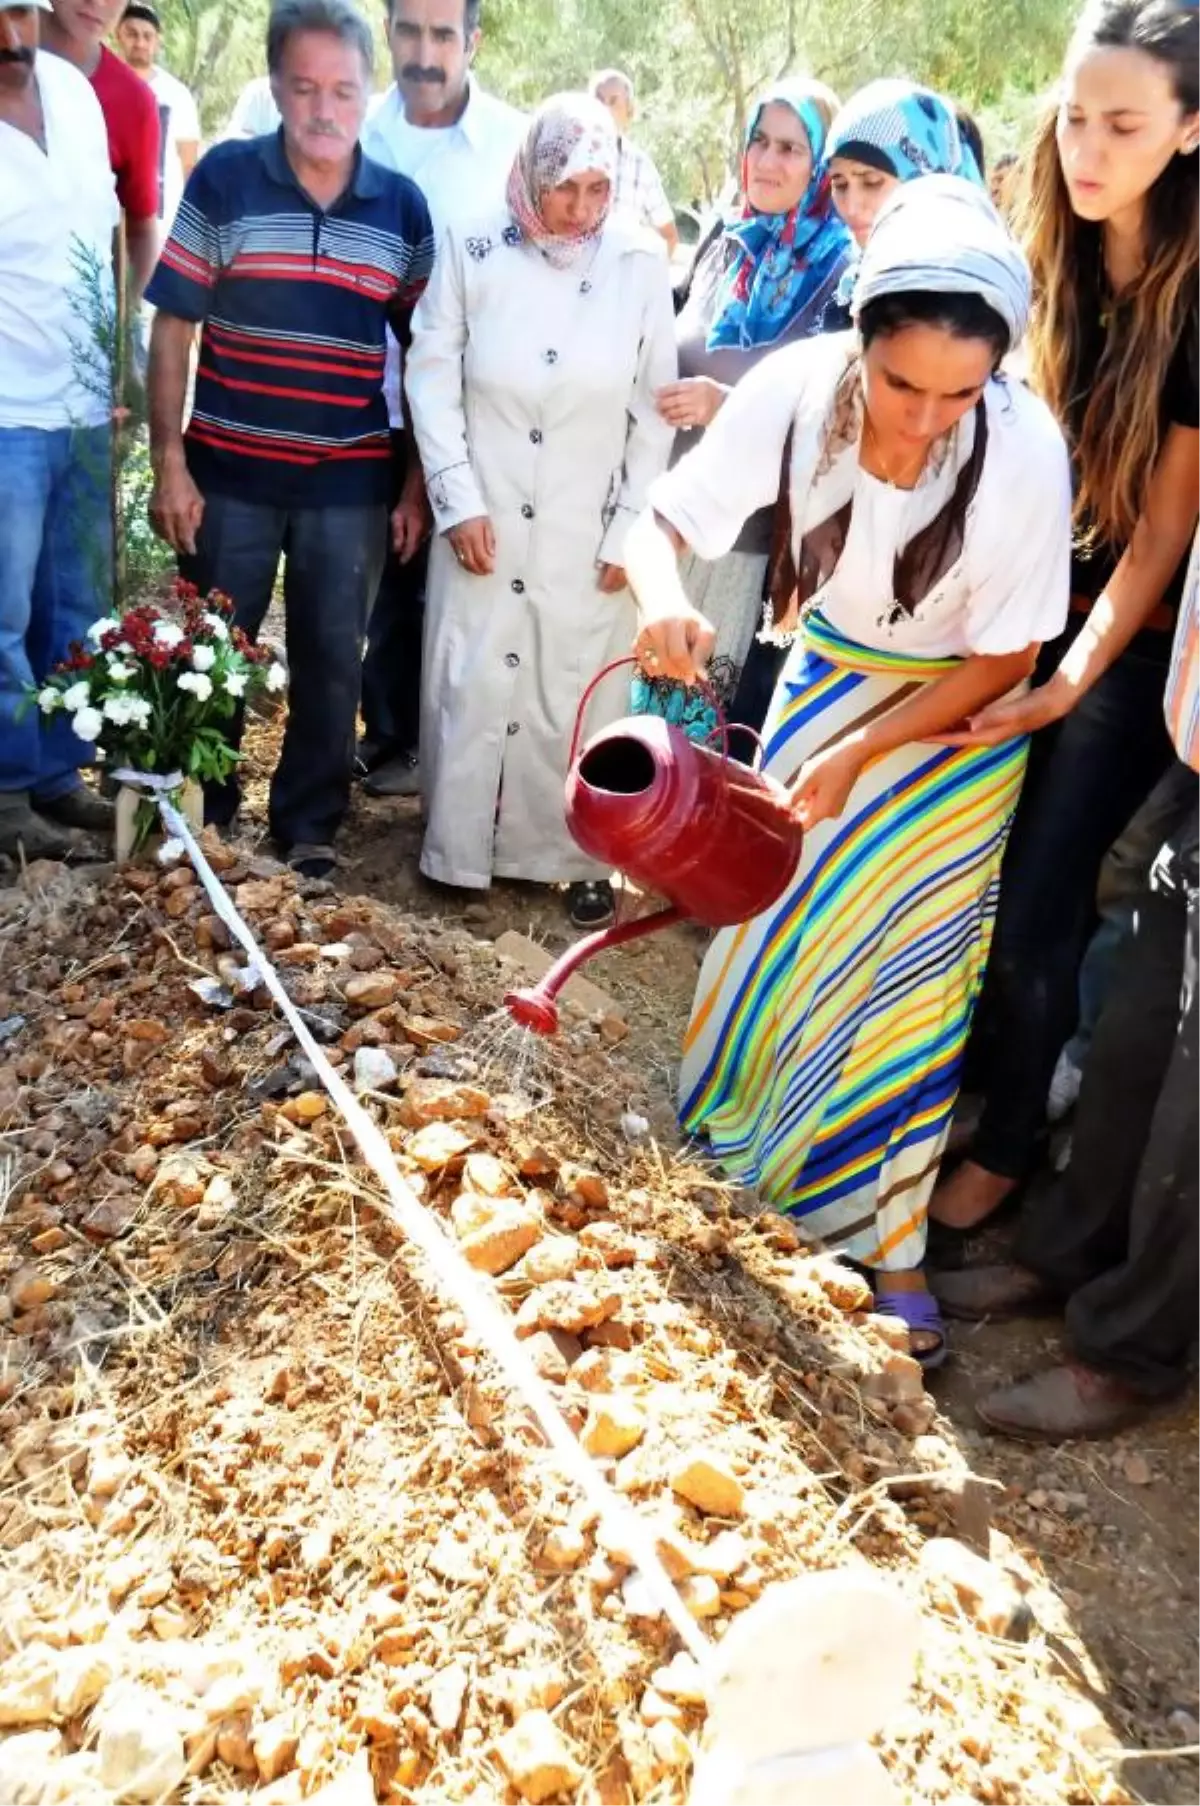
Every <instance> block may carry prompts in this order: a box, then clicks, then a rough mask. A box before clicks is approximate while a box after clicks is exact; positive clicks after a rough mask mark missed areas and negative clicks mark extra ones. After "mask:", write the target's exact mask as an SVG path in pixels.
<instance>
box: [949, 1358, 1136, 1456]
mask: <svg viewBox="0 0 1200 1806" xmlns="http://www.w3.org/2000/svg"><path fill="white" fill-rule="evenodd" d="M975 1409H976V1411H977V1412H978V1413H979V1416H980V1417H981V1418H982V1420H983V1422H984V1423H985V1424H986V1425H987V1427H988V1429H989V1430H998V1431H999V1432H1000V1434H1001V1435H1002V1436H1013V1437H1015V1438H1016V1439H1017V1440H1018V1441H1019V1442H1066V1441H1067V1440H1068V1439H1069V1438H1071V1437H1074V1436H1112V1435H1115V1433H1116V1432H1117V1431H1118V1430H1125V1429H1128V1427H1129V1426H1130V1424H1135V1423H1141V1422H1142V1420H1143V1418H1146V1417H1149V1416H1150V1414H1151V1412H1152V1411H1153V1409H1154V1404H1153V1403H1152V1401H1151V1400H1149V1399H1147V1398H1145V1397H1143V1395H1142V1394H1141V1393H1140V1392H1135V1391H1134V1390H1133V1388H1132V1386H1126V1385H1125V1384H1124V1382H1123V1381H1122V1380H1117V1379H1114V1378H1113V1377H1112V1375H1111V1374H1107V1373H1099V1372H1097V1370H1096V1369H1095V1368H1094V1367H1085V1366H1084V1365H1083V1363H1082V1362H1079V1361H1072V1362H1069V1363H1067V1364H1066V1365H1065V1366H1062V1367H1050V1368H1047V1370H1046V1371H1045V1372H1044V1373H1035V1374H1031V1375H1030V1377H1029V1378H1028V1379H1025V1380H1018V1381H1017V1383H1016V1385H1014V1386H1002V1387H1001V1388H1000V1389H999V1391H997V1392H990V1393H989V1394H988V1396H987V1397H986V1398H984V1399H980V1401H979V1403H978V1404H977V1405H976V1407H975Z"/></svg>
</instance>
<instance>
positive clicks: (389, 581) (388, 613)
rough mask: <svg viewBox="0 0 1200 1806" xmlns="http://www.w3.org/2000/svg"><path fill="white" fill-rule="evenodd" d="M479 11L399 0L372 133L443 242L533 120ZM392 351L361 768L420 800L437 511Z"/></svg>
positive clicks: (479, 203)
mask: <svg viewBox="0 0 1200 1806" xmlns="http://www.w3.org/2000/svg"><path fill="white" fill-rule="evenodd" d="M479 14H480V0H390V6H389V11H388V41H389V43H390V44H391V49H392V66H393V68H394V70H395V75H396V80H395V83H394V85H393V86H392V87H391V88H389V89H388V91H387V93H386V94H385V95H384V96H383V98H382V99H381V100H380V102H379V103H378V105H377V106H376V107H375V108H374V109H373V110H372V112H371V116H370V118H369V119H368V121H367V126H366V130H365V132H364V133H363V146H364V149H365V150H366V151H367V154H368V155H369V156H371V157H373V158H375V159H376V161H378V162H380V163H384V164H386V165H387V166H388V168H390V169H395V170H399V171H400V172H401V174H403V175H406V176H410V177H411V178H412V180H413V181H414V182H416V183H417V185H418V186H419V187H420V189H421V191H422V193H423V194H424V196H425V199H426V200H427V201H428V203H429V211H430V214H431V215H432V218H433V226H434V231H435V233H436V234H437V235H438V238H439V239H440V238H441V235H442V234H443V233H444V231H445V229H446V227H447V225H448V224H450V223H452V222H454V221H456V220H458V219H460V218H462V217H470V218H475V217H478V216H482V215H485V214H487V213H489V212H490V211H493V210H494V209H495V208H496V207H498V206H500V205H501V204H502V203H503V199H504V189H505V184H506V183H507V181H508V172H509V170H510V169H511V168H512V161H513V158H514V156H515V155H516V152H517V147H518V145H519V144H520V143H521V141H522V139H523V138H524V135H525V128H526V125H527V123H528V122H527V121H526V119H525V117H524V115H523V114H521V113H518V112H517V111H516V109H515V108H513V107H510V106H506V105H505V103H504V102H503V101H501V100H498V99H496V97H495V96H494V95H492V94H488V93H487V92H486V91H485V90H484V89H483V88H481V87H480V85H479V83H478V82H477V81H476V80H475V78H474V76H473V75H472V73H471V64H472V61H473V60H474V57H475V52H476V49H477V48H478V45H479V36H480V30H479ZM388 349H389V356H388V383H387V389H388V405H389V409H390V411H391V419H392V429H393V431H392V446H393V453H394V460H393V467H392V485H393V495H394V496H395V497H396V498H398V501H399V503H400V509H399V520H400V523H401V530H400V531H398V532H397V534H396V536H395V540H394V544H393V550H392V555H391V557H390V558H389V559H388V562H387V566H386V568H385V570H384V575H383V581H382V583H381V584H380V586H379V595H378V597H377V598H376V602H375V607H374V610H373V611H372V614H371V623H370V628H369V632H368V639H367V656H366V661H365V663H364V665H363V702H362V712H363V726H364V729H365V732H364V736H363V739H362V741H360V743H359V764H360V769H361V770H364V771H365V772H366V776H365V778H364V782H363V788H364V790H366V791H368V792H369V793H370V794H371V795H372V796H415V795H416V794H417V793H418V791H419V790H420V767H419V763H418V754H417V742H418V723H419V717H420V703H421V636H422V626H423V617H424V610H425V570H426V563H427V551H428V541H427V539H426V535H427V533H428V530H429V510H428V505H427V503H426V501H425V489H424V480H423V478H422V476H421V470H420V465H419V464H418V463H417V461H416V458H415V455H414V456H412V457H410V456H409V455H408V453H407V451H406V441H405V439H404V435H403V432H402V427H403V407H402V403H401V393H400V358H399V353H398V351H397V349H396V346H395V345H394V344H390V345H389V348H388Z"/></svg>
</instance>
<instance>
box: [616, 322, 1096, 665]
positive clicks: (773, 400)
mask: <svg viewBox="0 0 1200 1806" xmlns="http://www.w3.org/2000/svg"><path fill="white" fill-rule="evenodd" d="M850 348H851V340H850V335H848V334H845V333H838V334H834V335H830V336H828V337H823V338H816V339H808V340H805V341H803V342H802V343H800V344H798V345H792V346H788V347H787V348H786V349H784V350H781V351H776V352H773V353H772V354H771V355H770V356H769V357H765V358H764V359H763V360H762V362H761V363H760V364H759V365H758V366H757V367H756V368H755V369H754V370H751V371H750V372H749V373H748V374H747V375H746V376H745V377H744V378H743V379H742V381H741V382H740V383H739V384H738V385H737V387H736V388H735V389H734V391H733V393H732V395H731V396H730V397H729V399H728V400H727V401H726V402H725V404H724V405H723V407H722V408H721V411H720V413H719V414H718V415H717V416H716V419H715V420H714V421H713V423H712V425H711V426H710V427H709V428H708V430H707V432H706V433H705V435H704V437H703V439H702V440H701V441H700V444H699V445H697V446H696V447H695V449H694V450H693V451H690V452H688V454H687V455H686V457H684V458H682V459H681V460H680V462H679V463H678V464H677V465H676V466H675V468H674V470H671V471H668V472H667V473H666V474H665V475H664V476H662V477H660V478H659V479H658V481H657V482H656V483H655V484H654V486H653V488H652V489H651V491H650V501H651V505H652V506H653V507H654V508H655V509H657V511H658V512H659V513H660V514H661V515H662V516H663V517H664V519H666V520H668V521H670V523H671V525H672V526H673V527H675V528H676V530H677V531H678V532H679V533H681V534H682V535H683V537H684V539H685V540H686V541H687V543H688V544H689V545H690V546H691V548H692V550H693V551H694V552H696V553H697V554H698V555H699V556H700V557H701V558H705V559H717V558H721V557H723V556H724V554H725V553H726V552H727V551H729V549H730V548H731V547H732V545H733V543H734V541H735V540H736V538H737V535H738V533H739V531H740V530H741V528H742V526H743V524H744V522H745V521H746V520H748V519H749V517H750V515H752V514H754V513H755V512H756V511H757V510H758V509H760V508H766V507H769V506H770V505H771V504H772V503H773V502H774V501H775V499H776V497H777V495H778V492H779V480H780V466H781V463H782V459H783V447H784V441H785V439H786V437H787V431H788V427H789V426H790V425H792V423H793V422H794V423H795V432H794V438H793V444H792V465H791V504H792V524H793V533H794V538H795V546H794V549H796V550H798V547H799V541H800V537H801V534H802V533H804V532H806V531H809V530H810V529H812V528H813V527H816V526H819V525H820V524H821V522H823V521H825V520H828V519H829V517H830V516H831V515H832V514H834V513H835V512H836V511H837V510H838V509H839V508H840V507H841V506H842V505H843V504H844V503H845V502H846V501H848V500H849V499H850V498H851V497H853V503H854V506H853V511H852V515H851V522H850V530H849V532H848V534H847V536H846V543H845V546H844V548H843V550H842V555H841V558H840V559H839V561H838V564H837V567H836V569H835V570H834V572H833V574H832V576H831V577H830V578H829V581H828V582H827V583H826V585H825V586H824V588H823V589H822V590H820V591H819V592H818V597H817V606H819V607H820V609H821V611H822V613H823V614H825V615H826V616H827V617H828V619H829V620H830V621H831V622H832V623H833V625H834V626H835V627H837V628H838V630H839V631H840V632H841V633H843V634H845V635H846V636H847V638H849V639H852V640H856V641H857V642H858V644H859V645H862V646H870V647H876V648H880V649H882V650H887V651H894V652H902V653H907V654H911V655H913V656H916V657H923V658H962V657H966V656H968V655H969V654H971V653H975V652H978V653H990V654H992V655H997V656H998V655H1000V654H1003V653H1008V652H1019V651H1022V650H1023V649H1024V648H1025V647H1026V646H1029V645H1032V644H1033V643H1034V642H1035V641H1042V640H1049V639H1053V638H1054V637H1055V635H1056V634H1058V633H1060V632H1061V631H1062V628H1063V626H1064V625H1065V622H1066V618H1067V605H1068V598H1069V578H1070V553H1071V479H1070V470H1069V465H1068V460H1067V448H1066V445H1065V444H1064V442H1063V436H1062V434H1061V432H1060V431H1059V429H1058V426H1057V425H1056V423H1055V420H1054V417H1053V415H1052V414H1051V413H1050V410H1049V409H1048V408H1047V407H1046V405H1045V403H1044V402H1042V401H1039V399H1038V398H1037V396H1035V395H1033V394H1031V393H1030V391H1029V390H1028V389H1026V388H1024V387H1023V386H1022V385H1021V384H1020V383H1015V382H1008V381H1003V380H1000V381H993V382H990V383H989V384H988V386H987V389H986V390H985V392H984V405H985V407H986V409H987V426H988V440H987V452H986V456H985V458H984V464H983V470H982V472H981V474H980V478H979V486H978V488H977V489H976V492H975V498H974V501H973V502H972V503H971V505H970V507H969V509H968V511H967V518H966V527H965V533H964V540H963V547H962V553H961V556H960V557H959V558H958V559H957V561H956V562H955V563H954V564H953V565H952V566H951V568H950V570H949V571H947V573H946V575H945V576H944V577H943V578H942V579H941V581H940V582H938V583H936V584H935V585H934V587H933V588H932V589H931V590H930V592H929V594H928V595H927V596H926V597H925V598H924V599H923V600H922V601H921V602H919V603H918V604H917V606H916V607H915V609H914V611H913V613H912V615H906V614H904V613H903V612H901V611H900V610H898V609H896V608H895V606H894V600H895V598H894V588H893V575H894V566H895V560H896V556H897V553H899V552H900V551H902V550H903V549H904V547H905V546H906V545H907V544H908V542H909V540H910V539H911V538H912V537H913V535H914V534H915V533H917V532H918V531H919V530H920V529H921V528H922V527H924V526H926V525H928V523H929V522H930V521H931V520H932V519H933V518H934V516H935V515H936V514H937V513H938V512H939V511H940V509H941V508H943V507H944V506H945V504H946V502H947V501H948V500H949V499H950V496H951V494H952V492H953V489H954V485H955V481H956V479H957V476H958V473H959V471H960V470H961V469H962V467H963V465H964V464H965V463H966V461H967V459H968V458H969V456H970V454H971V449H972V447H973V445H974V440H975V422H974V415H973V412H972V413H969V414H967V415H966V416H965V417H964V419H963V420H962V421H961V422H960V423H959V425H958V427H957V428H956V429H955V430H954V432H953V433H952V434H951V435H950V436H949V440H948V442H947V443H946V449H945V452H944V455H942V456H941V457H938V456H937V455H936V454H935V456H933V457H931V458H930V460H929V462H928V464H927V466H926V469H925V472H924V473H923V475H922V478H921V481H920V482H919V483H918V485H917V487H916V488H915V489H911V490H905V489H896V488H893V487H892V485H891V484H889V483H884V482H881V481H880V480H879V478H877V477H873V476H871V475H869V473H868V472H866V471H864V470H863V469H861V467H860V465H859V462H858V453H859V444H858V435H857V434H856V435H855V436H854V438H853V440H852V442H851V443H850V444H849V445H847V446H846V447H845V448H843V449H841V450H839V451H837V452H835V454H834V456H833V457H832V459H831V460H829V467H828V469H823V470H822V471H821V473H820V474H818V465H819V464H820V462H821V452H822V448H823V444H824V429H825V422H826V419H827V417H828V415H829V411H830V407H831V404H832V401H833V396H834V393H835V390H836V388H837V385H838V382H839V380H840V378H841V377H842V375H843V374H844V372H845V369H846V361H847V357H848V355H849V352H850Z"/></svg>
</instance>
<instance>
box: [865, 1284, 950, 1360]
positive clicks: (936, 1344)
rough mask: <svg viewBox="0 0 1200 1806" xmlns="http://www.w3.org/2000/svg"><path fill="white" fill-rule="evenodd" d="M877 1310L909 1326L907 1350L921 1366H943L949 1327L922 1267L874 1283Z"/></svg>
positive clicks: (882, 1314)
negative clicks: (927, 1282) (944, 1321)
mask: <svg viewBox="0 0 1200 1806" xmlns="http://www.w3.org/2000/svg"><path fill="white" fill-rule="evenodd" d="M875 1309H876V1310H877V1311H878V1313H879V1315H880V1316H881V1317H899V1319H900V1320H901V1322H902V1323H906V1324H907V1325H908V1348H909V1353H910V1354H911V1355H912V1357H913V1359H914V1360H917V1361H920V1363H921V1365H922V1367H940V1366H941V1364H942V1362H943V1361H944V1360H945V1358H946V1353H947V1350H946V1328H945V1325H944V1323H943V1322H942V1313H941V1310H940V1308H939V1306H938V1301H937V1299H936V1298H935V1297H934V1296H933V1294H932V1293H931V1292H930V1290H929V1288H928V1286H927V1285H926V1283H925V1274H924V1271H923V1270H922V1269H921V1268H920V1267H913V1268H910V1269H909V1270H908V1271H907V1272H903V1273H881V1274H879V1275H878V1277H877V1278H876V1280H875Z"/></svg>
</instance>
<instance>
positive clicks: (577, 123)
mask: <svg viewBox="0 0 1200 1806" xmlns="http://www.w3.org/2000/svg"><path fill="white" fill-rule="evenodd" d="M593 170H594V171H595V172H596V173H597V174H599V175H605V176H607V177H608V179H609V182H610V183H612V182H614V181H615V180H616V173H617V133H616V128H615V126H614V125H613V122H612V115H611V114H610V113H609V111H608V108H607V107H604V106H601V104H600V102H599V101H598V100H594V99H593V98H592V96H591V95H590V94H554V95H551V97H550V99H549V100H546V101H543V103H542V105H541V106H540V107H539V108H538V110H537V112H536V113H535V114H534V116H533V119H532V121H531V122H530V126H529V130H528V132H527V133H526V135H525V142H524V144H522V146H521V148H520V150H519V151H518V152H517V154H516V157H515V158H514V160H513V166H512V169H511V170H510V172H509V177H508V208H509V212H510V213H511V214H512V216H513V219H514V221H515V222H516V225H517V226H518V227H519V229H520V232H521V236H522V238H523V239H525V240H526V241H527V243H529V244H531V245H533V246H534V248H535V249H536V250H538V251H540V252H541V254H542V256H543V257H544V258H545V259H546V261H547V263H552V264H553V265H554V266H555V268H556V269H566V268H567V267H568V265H570V264H572V263H574V262H575V260H576V259H577V258H578V257H579V256H580V254H581V253H582V252H583V251H584V250H585V249H586V248H587V246H588V245H591V244H594V243H595V242H596V240H597V239H598V238H599V236H600V234H601V232H602V231H603V229H604V222H605V220H606V219H607V217H608V208H607V207H606V208H605V209H604V212H603V213H602V214H601V216H600V218H599V220H598V221H597V222H596V224H595V226H594V227H593V228H592V230H591V231H590V232H584V233H580V234H579V235H578V236H577V237H575V238H567V237H565V236H563V235H562V234H561V233H553V232H550V231H548V230H547V228H546V222H545V220H544V219H543V218H542V199H543V197H544V196H545V195H546V194H547V193H548V192H549V190H550V189H552V188H557V187H558V186H559V184H560V182H569V181H570V180H571V179H572V177H573V176H581V175H583V174H585V173H586V172H589V171H593Z"/></svg>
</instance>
